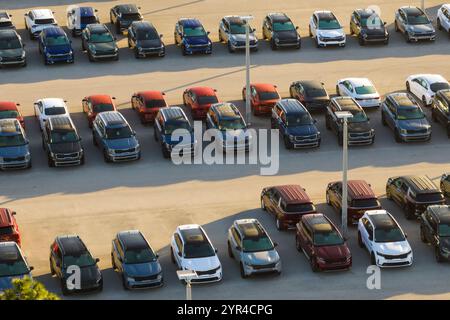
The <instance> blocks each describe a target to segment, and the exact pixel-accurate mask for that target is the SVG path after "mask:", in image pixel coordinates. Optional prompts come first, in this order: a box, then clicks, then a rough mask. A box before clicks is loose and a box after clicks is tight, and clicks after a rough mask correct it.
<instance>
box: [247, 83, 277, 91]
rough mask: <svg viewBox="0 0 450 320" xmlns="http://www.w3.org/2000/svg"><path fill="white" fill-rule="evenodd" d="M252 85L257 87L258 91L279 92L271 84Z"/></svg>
mask: <svg viewBox="0 0 450 320" xmlns="http://www.w3.org/2000/svg"><path fill="white" fill-rule="evenodd" d="M251 85H252V86H253V87H255V89H256V91H264V92H277V88H276V87H275V85H273V84H271V83H252V84H251Z"/></svg>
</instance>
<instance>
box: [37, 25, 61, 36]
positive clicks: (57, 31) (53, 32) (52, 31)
mask: <svg viewBox="0 0 450 320" xmlns="http://www.w3.org/2000/svg"><path fill="white" fill-rule="evenodd" d="M42 32H44V34H45V35H46V36H48V37H54V36H64V35H66V33H65V32H64V30H63V28H61V27H58V26H54V27H47V28H45V29H44V30H42Z"/></svg>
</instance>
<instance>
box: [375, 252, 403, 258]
mask: <svg viewBox="0 0 450 320" xmlns="http://www.w3.org/2000/svg"><path fill="white" fill-rule="evenodd" d="M408 255H409V252H408V253H405V254H400V255H396V256H394V255H390V254H380V256H382V257H383V258H385V259H389V260H394V259H406V258H407V257H408Z"/></svg>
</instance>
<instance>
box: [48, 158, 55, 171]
mask: <svg viewBox="0 0 450 320" xmlns="http://www.w3.org/2000/svg"><path fill="white" fill-rule="evenodd" d="M54 166H55V161H53V160H52V158H50V156H48V167H49V168H53V167H54Z"/></svg>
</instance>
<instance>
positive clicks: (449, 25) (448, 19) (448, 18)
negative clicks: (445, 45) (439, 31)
mask: <svg viewBox="0 0 450 320" xmlns="http://www.w3.org/2000/svg"><path fill="white" fill-rule="evenodd" d="M442 14H443V16H444V17H443V19H441V25H442V26H443V27H444V29H445V30H446V31H449V30H450V12H449V11H448V10H447V9H446V8H443V10H442Z"/></svg>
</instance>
